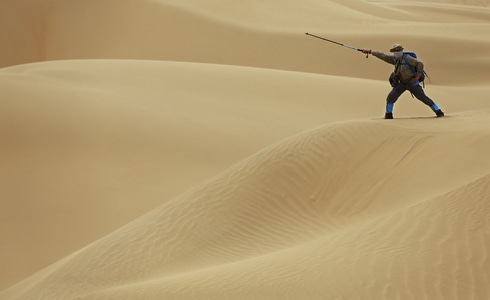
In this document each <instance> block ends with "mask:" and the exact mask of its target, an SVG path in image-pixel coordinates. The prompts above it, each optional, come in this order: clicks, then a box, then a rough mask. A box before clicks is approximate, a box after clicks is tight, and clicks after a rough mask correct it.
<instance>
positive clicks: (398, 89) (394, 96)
mask: <svg viewBox="0 0 490 300" xmlns="http://www.w3.org/2000/svg"><path fill="white" fill-rule="evenodd" d="M406 90H407V87H406V86H405V85H404V84H401V83H399V84H397V85H396V86H395V87H393V89H392V90H391V92H390V93H389V94H388V97H386V113H385V119H393V107H394V106H395V102H396V100H398V98H399V97H400V96H401V94H403V92H405V91H406Z"/></svg>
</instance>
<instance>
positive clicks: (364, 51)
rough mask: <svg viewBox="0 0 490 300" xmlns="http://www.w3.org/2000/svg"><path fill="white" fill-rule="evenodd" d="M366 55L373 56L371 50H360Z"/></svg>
mask: <svg viewBox="0 0 490 300" xmlns="http://www.w3.org/2000/svg"><path fill="white" fill-rule="evenodd" d="M360 50H361V51H362V53H364V54H371V52H372V51H371V49H360Z"/></svg>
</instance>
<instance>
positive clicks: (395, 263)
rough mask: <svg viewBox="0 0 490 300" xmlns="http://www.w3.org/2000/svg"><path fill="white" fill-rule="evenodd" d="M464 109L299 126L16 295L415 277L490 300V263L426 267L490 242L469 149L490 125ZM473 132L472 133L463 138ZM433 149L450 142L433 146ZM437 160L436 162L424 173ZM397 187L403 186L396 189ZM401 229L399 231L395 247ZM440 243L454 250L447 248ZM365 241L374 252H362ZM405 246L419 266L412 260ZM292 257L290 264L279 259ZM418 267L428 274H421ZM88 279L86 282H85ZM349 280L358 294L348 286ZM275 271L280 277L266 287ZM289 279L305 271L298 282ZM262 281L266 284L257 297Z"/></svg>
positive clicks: (171, 292) (376, 292)
mask: <svg viewBox="0 0 490 300" xmlns="http://www.w3.org/2000/svg"><path fill="white" fill-rule="evenodd" d="M487 114H488V113H487ZM458 119H461V120H458ZM464 119H465V117H464V116H458V115H456V116H453V119H451V121H453V120H454V121H453V122H456V123H458V124H464V125H461V127H464V130H465V134H460V133H458V132H451V131H442V132H438V131H430V130H429V131H420V129H412V128H410V126H404V127H403V128H396V126H392V125H389V124H388V125H387V124H384V123H381V122H377V121H374V122H373V121H359V122H352V121H351V122H345V123H337V124H333V125H330V126H326V127H322V128H319V129H317V130H314V131H310V132H306V133H302V134H300V135H298V136H296V137H294V138H291V139H288V140H286V141H284V142H281V143H278V144H277V145H274V146H271V147H269V148H267V149H265V150H264V151H262V152H260V153H258V154H256V155H254V156H252V157H251V158H249V159H248V160H245V161H244V162H242V163H239V164H237V165H236V166H233V167H232V168H230V169H229V170H228V171H226V172H224V173H223V174H220V175H218V176H216V177H215V178H213V179H211V180H210V181H208V182H205V183H204V184H203V185H201V186H200V187H196V188H195V189H193V190H191V191H189V192H187V193H185V194H183V195H182V196H179V197H177V198H175V199H173V200H171V201H169V202H167V203H166V204H164V205H162V206H161V207H160V208H158V209H155V210H154V211H152V212H151V213H149V214H147V215H145V216H143V217H141V218H139V219H138V220H136V221H134V222H132V223H130V224H128V225H126V226H124V227H123V228H121V229H120V230H118V231H116V232H115V233H113V234H111V235H108V236H107V237H105V238H103V239H101V240H99V241H97V242H95V243H93V244H91V245H89V246H87V247H86V248H84V249H82V250H80V251H78V252H77V253H75V254H73V255H71V256H70V257H68V258H66V259H64V260H62V261H60V262H59V263H56V264H54V265H53V266H51V267H49V268H48V269H47V270H46V271H44V272H41V273H39V274H37V275H35V276H34V278H33V279H30V280H29V279H27V280H26V281H25V282H22V283H20V284H19V285H17V286H14V287H13V288H12V289H11V290H12V291H13V294H12V295H15V293H14V292H15V291H16V290H18V291H28V290H29V289H32V290H33V291H35V294H32V295H29V293H28V292H27V293H26V294H23V292H20V293H19V294H20V295H22V297H21V298H20V299H31V298H33V297H39V296H44V295H45V296H46V297H48V296H49V295H50V294H49V292H50V291H53V290H54V291H55V293H54V294H53V295H55V296H56V297H58V298H63V299H72V298H73V299H75V298H76V299H78V297H81V298H80V299H84V298H83V297H85V296H86V297H87V299H89V298H92V297H96V296H101V297H102V296H103V297H104V298H105V299H118V298H127V299H140V298H141V299H144V298H146V297H152V296H157V295H168V296H171V297H177V298H188V297H192V295H194V296H197V295H199V297H202V296H207V297H211V298H216V297H232V296H233V297H235V298H237V299H242V298H247V297H252V296H253V297H259V298H261V299H266V298H267V297H268V296H267V295H270V293H278V294H276V297H277V296H280V297H284V298H285V299H295V298H297V297H299V296H301V295H303V296H304V295H310V296H312V297H320V296H323V297H351V296H352V297H361V295H363V294H364V293H367V295H370V296H369V298H372V299H379V298H386V299H390V298H392V297H396V296H397V295H399V294H397V293H400V294H407V293H410V288H407V286H413V285H415V286H417V287H418V288H417V290H418V291H417V292H416V293H417V294H416V295H414V297H418V296H424V297H432V296H437V295H438V294H439V293H441V294H442V293H443V292H442V291H443V290H445V289H447V288H451V289H452V290H453V292H452V293H449V294H447V293H446V294H445V295H449V297H453V298H455V299H456V298H457V295H458V294H460V295H461V294H465V295H469V296H470V297H471V298H475V299H476V298H478V297H480V296H488V292H489V291H488V289H486V288H479V287H481V284H482V283H483V282H484V281H485V279H484V278H485V276H486V275H485V274H487V272H488V271H485V270H487V269H488V268H487V266H488V260H487V259H483V260H480V262H479V263H476V264H469V265H467V266H464V265H457V266H455V267H457V268H458V272H457V274H460V273H464V274H471V276H464V275H461V277H454V278H452V279H449V278H448V277H446V276H442V275H443V274H441V273H436V274H433V273H430V272H434V269H433V268H434V266H432V265H431V263H433V261H434V259H437V260H439V262H438V263H437V264H436V266H437V265H439V264H440V265H444V264H449V263H451V261H453V260H454V259H455V258H459V257H461V256H463V257H465V259H466V260H473V259H477V258H478V257H481V255H484V253H486V252H485V251H488V249H487V246H485V245H486V244H485V242H484V241H485V237H486V236H487V235H488V230H487V229H485V228H486V227H485V223H488V216H489V215H488V214H489V213H488V209H487V208H488V195H489V194H488V187H489V185H488V183H489V180H490V173H489V172H488V170H489V167H490V162H488V161H486V162H485V161H483V162H482V161H480V160H474V157H481V156H482V155H483V154H484V153H488V152H487V151H488V150H489V149H488V146H489V145H488V143H483V145H481V144H482V142H481V141H482V140H488V137H489V135H490V131H489V129H490V128H489V126H488V125H487V126H485V127H484V128H481V127H480V126H478V125H475V123H474V122H472V121H471V119H470V120H464ZM477 124H478V123H477ZM461 127H460V128H461ZM482 129H483V130H482ZM413 131H416V132H417V133H418V134H417V135H416V138H414V137H413ZM469 138H471V139H472V140H474V143H468V142H465V143H458V141H460V140H465V141H466V140H467V139H469ZM458 144H459V145H461V146H460V147H457V145H458ZM434 145H437V146H438V147H440V146H441V145H452V149H451V152H450V153H444V152H445V151H444V150H443V149H441V150H440V151H437V150H436V151H427V150H428V149H433V147H434ZM345 149H350V151H349V152H346V151H345ZM400 150H402V151H400ZM469 153H472V154H473V155H468V154H469ZM442 155H444V157H443V159H441V156H442ZM386 157H390V158H391V159H390V161H391V163H390V162H385V160H386ZM382 162H383V163H382ZM428 163H430V164H432V165H434V164H436V165H437V164H438V165H439V167H432V168H430V169H428V168H426V166H427V164H428ZM462 165H464V166H465V167H466V168H468V169H469V170H471V171H470V172H468V173H464V172H462V173H460V174H458V175H455V176H453V177H452V178H451V179H452V180H453V182H448V181H447V180H446V178H444V177H443V175H444V174H445V173H447V172H461V170H462V168H461V166H462ZM407 168H409V169H410V171H407V170H406V169H407ZM424 168H425V169H424ZM373 170H376V172H373ZM412 172H419V176H417V177H416V178H414V177H413V176H410V177H408V178H407V177H406V175H405V174H407V173H408V174H411V173H412ZM437 177H440V178H439V179H438V178H437ZM407 181H411V182H407ZM374 183H375V184H374ZM386 186H390V189H389V190H388V189H386ZM414 186H417V187H420V190H414V189H413V187H414ZM393 190H396V191H397V193H396V195H393V194H392V193H391V192H389V191H393ZM421 191H423V192H421ZM468 201H469V202H470V203H471V204H470V203H468ZM473 202H474V203H473ZM466 205H468V206H466ZM463 207H467V208H468V209H467V210H465V209H463ZM460 209H463V211H464V213H462V214H463V216H460V215H459V213H460V212H459V210H460ZM420 214H421V215H422V216H420ZM452 215H457V217H456V216H455V217H454V218H451V216H452ZM418 218H420V220H419V221H417V222H420V223H421V224H417V225H416V226H413V228H414V229H413V231H410V230H409V231H408V233H406V232H404V231H405V230H407V229H408V228H409V226H408V224H407V223H408V222H413V221H414V220H417V219H418ZM439 219H440V221H438V220H439ZM395 220H396V221H395ZM460 222H461V224H460ZM425 224H427V226H426V225H425ZM487 225H488V224H487ZM407 226H408V228H407ZM426 228H431V230H428V231H427V232H425V233H424V235H423V236H422V237H421V236H420V233H419V232H424V231H425V230H426ZM441 233H442V236H443V237H441V236H440V235H441ZM383 234H386V236H384V235H383ZM395 236H398V237H403V238H400V239H399V242H397V243H395V244H392V243H393V241H394V240H396V239H394V237H395ZM373 241H376V243H373ZM443 245H444V246H445V247H455V248H454V251H456V252H455V253H452V252H450V251H447V252H442V253H441V247H443ZM371 247H373V248H374V250H372V249H371ZM367 249H369V252H368V253H369V254H366V255H365V256H367V257H366V258H365V260H360V257H363V255H362V254H361V252H364V251H367ZM412 250H415V252H413V251H412ZM436 250H437V251H436ZM418 251H419V252H418ZM458 251H461V253H460V252H458ZM404 256H407V257H411V258H412V259H409V260H408V261H409V262H411V263H416V264H415V265H412V266H409V265H407V261H405V260H403V259H401V258H402V257H404ZM477 260H478V259H477ZM285 261H288V262H289V263H287V264H285V265H282V264H284V262H285ZM332 264H333V265H337V264H338V265H342V266H343V267H342V270H344V272H345V274H344V276H345V277H341V278H339V277H337V276H336V272H337V271H338V270H336V271H328V269H329V268H328V267H327V266H330V267H331V266H332ZM100 266H104V267H103V268H100ZM321 266H323V267H321ZM298 268H299V270H298ZM410 268H417V269H419V270H424V271H422V272H423V273H422V275H423V276H426V277H424V278H420V276H418V275H415V274H414V273H413V272H410ZM235 270H236V271H235ZM334 270H335V269H334ZM373 270H376V271H373ZM402 270H404V271H402ZM359 271H360V272H359ZM372 272H374V273H372ZM397 272H399V273H401V274H397ZM70 274H73V275H70ZM75 274H77V275H75ZM82 274H83V275H82ZM123 274H128V275H127V276H128V277H125V276H124V275H123ZM129 274H130V275H129ZM301 274H303V275H304V277H303V276H301ZM306 274H308V275H306ZM74 275H75V276H74ZM80 275H81V277H82V278H86V280H85V281H84V284H83V285H82V286H80V285H79V282H78V280H77V279H76V278H78V277H79V276H80ZM350 276H354V277H355V282H357V285H358V286H359V289H358V290H357V289H356V290H354V291H351V292H350V291H349V289H348V288H347V286H348V285H349V284H352V281H351V280H347V279H346V278H349V277H350ZM373 276H374V277H373ZM455 276H456V273H455ZM38 278H41V279H38ZM71 278H73V280H72V279H71ZM278 278H281V279H283V280H280V281H279V282H283V283H284V284H285V285H284V286H282V287H281V288H277V287H275V288H271V287H268V282H269V283H270V284H271V285H274V284H277V283H278ZM301 278H308V281H309V282H305V280H301ZM312 278H317V279H316V280H312ZM402 278H403V279H402ZM463 278H464V281H463V282H460V280H463ZM293 279H297V280H299V281H298V282H296V283H294V284H293V282H295V280H293ZM351 279H352V278H351ZM396 279H402V280H396ZM38 280H40V282H36V281H38ZM31 281H34V283H32V282H31ZM51 282H53V283H56V286H58V288H56V289H53V287H52V286H51V284H50V283H51ZM243 282H246V283H247V284H246V285H245V286H247V287H248V289H245V288H244V286H241V284H242V283H243ZM326 282H328V283H329V284H328V285H327V286H326V287H325V288H321V286H322V284H325V283H326ZM362 283H364V284H362ZM291 284H292V286H291ZM230 285H231V286H230ZM357 285H356V286H357ZM406 285H407V286H406ZM61 286H63V287H61ZM184 286H185V288H184ZM26 287H29V288H26ZM261 290H264V291H265V292H264V293H260V292H259V293H257V291H261ZM310 290H311V291H315V292H312V293H311V294H310V292H308V291H310ZM278 291H282V292H278ZM64 292H66V294H65V293H64ZM44 293H46V294H44ZM208 293H209V294H208ZM5 295H7V296H9V289H7V290H6V292H5ZM71 297H72V298H71ZM5 299H7V298H5ZM12 299H15V298H12Z"/></svg>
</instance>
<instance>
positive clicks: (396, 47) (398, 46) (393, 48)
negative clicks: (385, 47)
mask: <svg viewBox="0 0 490 300" xmlns="http://www.w3.org/2000/svg"><path fill="white" fill-rule="evenodd" d="M398 51H403V46H402V44H394V45H393V46H391V49H390V52H398Z"/></svg>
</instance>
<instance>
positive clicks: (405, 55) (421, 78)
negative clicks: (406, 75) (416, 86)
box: [403, 52, 431, 88]
mask: <svg viewBox="0 0 490 300" xmlns="http://www.w3.org/2000/svg"><path fill="white" fill-rule="evenodd" d="M408 55H410V56H411V57H413V58H417V54H415V52H403V64H404V65H405V66H406V67H407V68H410V69H411V70H412V71H413V73H414V74H417V68H414V67H412V66H411V65H409V64H408ZM425 77H427V79H429V82H431V81H430V78H429V75H427V73H426V72H425V71H422V74H421V75H420V78H419V81H420V82H422V85H423V86H424V88H425V82H424V80H425Z"/></svg>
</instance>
